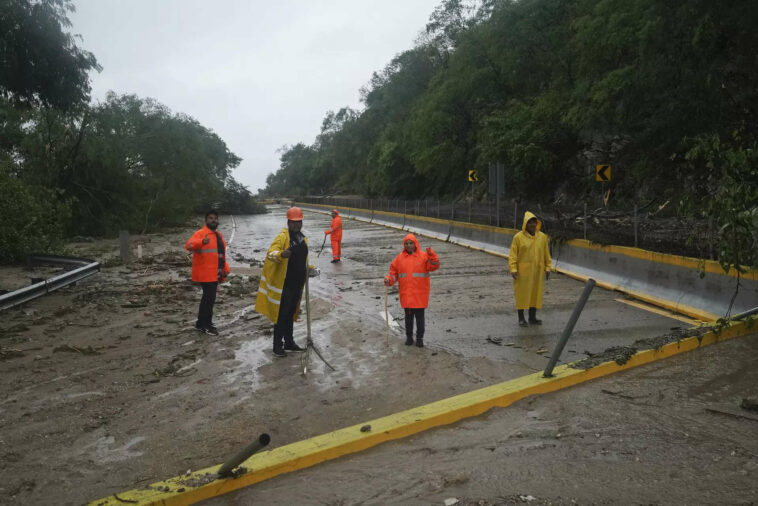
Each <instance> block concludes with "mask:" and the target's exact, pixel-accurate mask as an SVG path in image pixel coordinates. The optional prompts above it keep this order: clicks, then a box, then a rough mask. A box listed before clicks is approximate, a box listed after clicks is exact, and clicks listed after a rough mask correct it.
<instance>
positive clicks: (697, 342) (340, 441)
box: [90, 322, 755, 506]
mask: <svg viewBox="0 0 758 506" xmlns="http://www.w3.org/2000/svg"><path fill="white" fill-rule="evenodd" d="M751 323H752V322H751ZM754 331H755V329H753V326H752V325H748V324H746V323H744V322H735V323H731V324H730V325H728V326H727V327H725V328H723V329H721V330H720V331H718V332H716V331H713V330H712V331H710V332H707V333H706V334H704V335H703V336H701V337H700V338H698V337H691V338H687V339H683V340H681V341H678V342H673V343H669V344H666V345H664V346H662V347H660V348H657V349H652V350H644V351H640V352H638V353H635V354H634V355H632V356H631V357H630V359H629V361H627V362H626V363H625V364H624V365H619V364H617V363H616V362H614V361H611V362H605V363H603V364H600V365H597V366H595V367H593V368H591V369H587V370H583V369H573V368H571V367H570V364H569V365H563V366H560V367H557V368H556V369H555V371H554V373H553V374H554V376H553V377H552V378H543V377H542V373H535V374H530V375H527V376H522V377H521V378H516V379H513V380H510V381H506V382H504V383H499V384H496V385H492V386H489V387H485V388H481V389H479V390H474V391H473V392H468V393H465V394H461V395H457V396H455V397H450V398H448V399H443V400H441V401H437V402H433V403H431V404H426V405H424V406H420V407H418V408H413V409H409V410H406V411H401V412H400V413H396V414H393V415H389V416H385V417H383V418H378V419H376V420H371V421H370V422H368V423H367V424H368V425H370V426H371V430H370V431H368V432H361V427H363V426H364V425H366V423H362V424H357V425H353V426H352V427H347V428H344V429H340V430H336V431H334V432H329V433H327V434H322V435H320V436H316V437H313V438H310V439H306V440H304V441H299V442H297V443H292V444H288V445H285V446H281V447H279V448H275V449H273V450H269V451H265V452H261V453H258V454H256V455H253V456H252V457H250V458H249V459H248V460H246V461H245V462H243V464H242V465H243V466H244V467H245V468H246V469H248V471H247V472H245V473H244V474H242V475H241V476H239V477H238V478H230V479H215V476H214V475H215V473H216V472H217V471H218V469H219V467H220V466H213V467H208V468H205V469H202V470H200V471H196V472H194V473H192V474H190V475H189V476H179V477H175V478H170V479H168V480H165V481H159V482H156V483H153V484H152V485H148V486H147V487H145V488H143V489H137V490H131V491H128V492H122V493H118V497H119V498H118V499H116V497H115V496H109V497H106V498H103V499H100V500H97V501H93V502H91V503H90V506H123V504H124V502H129V503H133V504H141V505H187V504H193V503H196V502H198V501H201V500H203V499H209V498H211V497H216V496H218V495H221V494H225V493H228V492H231V491H233V490H237V489H240V488H243V487H246V486H248V485H252V484H254V483H258V482H261V481H263V480H267V479H269V478H273V477H274V476H278V475H280V474H284V473H288V472H292V471H296V470H298V469H303V468H306V467H310V466H313V465H315V464H318V463H320V462H324V461H327V460H331V459H335V458H337V457H340V456H342V455H347V454H350V453H355V452H358V451H361V450H365V449H367V448H371V447H372V446H376V445H378V444H380V443H383V442H386V441H391V440H394V439H400V438H404V437H407V436H410V435H412V434H416V433H418V432H421V431H424V430H427V429H430V428H432V427H438V426H441V425H446V424H450V423H454V422H457V421H459V420H461V419H464V418H468V417H472V416H477V415H480V414H482V413H485V412H486V411H488V410H490V409H492V408H493V407H506V406H508V405H510V404H512V403H514V402H516V401H518V400H520V399H523V398H525V397H528V396H530V395H539V394H544V393H548V392H554V391H557V390H561V389H563V388H568V387H570V386H573V385H576V384H579V383H583V382H585V381H589V380H592V379H596V378H600V377H602V376H607V375H609V374H613V373H615V372H619V371H623V370H626V369H631V368H632V367H637V366H640V365H643V364H648V363H650V362H654V361H656V360H661V359H663V358H667V357H670V356H673V355H677V354H680V353H684V352H686V351H691V350H695V349H698V348H700V347H702V346H707V345H710V344H714V343H716V342H719V341H724V340H727V339H731V338H735V337H738V336H742V335H746V334H749V333H751V332H754Z"/></svg>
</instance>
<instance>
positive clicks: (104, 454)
mask: <svg viewBox="0 0 758 506" xmlns="http://www.w3.org/2000/svg"><path fill="white" fill-rule="evenodd" d="M144 440H145V438H144V437H142V436H137V437H133V438H132V439H130V440H129V441H127V442H126V443H125V444H123V445H122V446H119V447H114V445H115V444H116V438H114V437H113V436H104V437H101V438H100V439H98V440H97V441H95V443H93V444H91V445H89V446H87V447H86V448H92V447H94V455H93V457H94V460H95V461H96V462H98V463H100V464H107V463H110V462H122V461H124V460H128V459H133V458H135V457H141V456H142V453H143V452H141V451H138V450H134V449H133V448H134V447H135V446H137V445H138V444H140V443H141V442H142V441H144Z"/></svg>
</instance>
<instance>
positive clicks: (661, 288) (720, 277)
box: [301, 204, 758, 321]
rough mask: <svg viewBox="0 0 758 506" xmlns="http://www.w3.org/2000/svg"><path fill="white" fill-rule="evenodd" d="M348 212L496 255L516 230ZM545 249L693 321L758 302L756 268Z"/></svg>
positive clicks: (558, 261) (614, 251)
mask: <svg viewBox="0 0 758 506" xmlns="http://www.w3.org/2000/svg"><path fill="white" fill-rule="evenodd" d="M301 207H303V208H304V209H308V208H309V207H310V208H312V209H314V210H319V211H323V210H324V208H326V209H325V210H326V211H328V208H329V206H322V205H317V204H302V205H301ZM338 209H343V208H338ZM345 209H347V208H345ZM341 212H342V211H341ZM350 213H351V216H353V217H354V218H355V219H359V220H363V221H369V222H373V223H376V224H378V225H384V226H387V227H392V228H395V229H402V230H407V231H409V232H413V233H415V234H420V235H423V236H428V237H434V238H436V239H439V240H442V241H448V242H451V243H453V244H458V245H461V246H465V247H468V248H473V249H478V250H481V251H485V252H487V253H491V254H493V255H497V256H500V257H507V256H508V254H509V253H510V245H511V241H512V239H513V236H514V235H515V234H516V233H517V230H514V229H507V228H499V227H492V226H487V225H477V224H472V223H463V222H458V221H449V220H440V219H436V218H427V217H423V216H410V215H403V214H400V213H388V212H386V211H374V212H371V211H367V210H365V209H364V210H358V209H350ZM551 250H552V256H553V267H554V269H555V270H556V271H558V272H561V273H563V274H566V275H568V276H571V277H573V278H576V279H580V280H586V279H588V278H593V279H595V280H596V281H597V284H598V286H600V287H602V288H606V289H609V290H617V291H620V292H623V293H626V294H628V295H630V296H632V297H634V298H637V299H640V300H643V301H645V302H648V303H651V304H655V305H657V306H661V307H664V308H666V309H669V310H671V311H675V312H677V313H681V314H685V315H687V316H691V317H693V318H696V319H698V320H703V321H708V320H714V319H717V318H719V317H722V316H725V315H726V313H727V311H728V310H729V308H730V304H732V306H731V313H732V314H736V313H739V312H742V311H747V310H749V309H752V308H754V307H757V306H758V272H756V271H753V270H748V271H747V272H745V273H743V274H740V275H739V278H738V276H737V272H736V271H734V270H732V271H731V272H729V273H728V274H727V273H724V271H723V269H722V268H721V266H720V265H719V264H718V262H714V261H711V260H699V259H696V258H687V257H681V256H677V255H668V254H665V253H656V252H653V251H647V250H643V249H639V248H629V247H624V246H600V245H597V244H593V243H590V242H589V241H585V240H583V239H574V240H571V241H568V242H565V243H561V244H555V243H553V244H552V245H551ZM738 280H739V290H737V282H738ZM735 291H736V295H735ZM732 298H734V301H733V303H732Z"/></svg>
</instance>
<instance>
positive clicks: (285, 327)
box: [274, 283, 303, 349]
mask: <svg viewBox="0 0 758 506" xmlns="http://www.w3.org/2000/svg"><path fill="white" fill-rule="evenodd" d="M292 285H297V283H292ZM302 293H303V287H302V285H300V287H299V288H298V287H297V286H290V285H288V284H287V283H285V284H284V288H283V289H282V300H281V304H280V305H279V317H278V318H277V320H276V324H274V349H281V348H282V347H283V346H284V343H291V342H292V341H293V335H292V334H293V332H294V318H295V310H296V309H297V304H298V303H299V302H300V296H301V295H302Z"/></svg>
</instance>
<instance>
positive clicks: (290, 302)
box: [255, 207, 313, 358]
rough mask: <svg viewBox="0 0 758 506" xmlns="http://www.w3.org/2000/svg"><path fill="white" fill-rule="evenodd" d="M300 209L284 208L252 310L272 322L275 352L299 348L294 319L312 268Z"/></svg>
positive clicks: (298, 312) (279, 353)
mask: <svg viewBox="0 0 758 506" xmlns="http://www.w3.org/2000/svg"><path fill="white" fill-rule="evenodd" d="M302 228H303V211H301V210H300V208H297V207H291V208H289V209H288V210H287V228H285V229H283V230H282V231H281V232H280V233H279V235H277V236H276V238H275V239H274V242H272V243H271V246H270V247H269V249H268V252H267V253H266V260H265V261H264V262H263V270H262V272H261V282H260V286H259V287H258V296H257V298H256V300H255V310H256V311H257V312H258V313H261V314H262V315H264V316H266V317H267V318H268V319H269V320H271V322H272V323H274V350H273V351H274V355H275V356H276V357H279V358H283V357H286V356H287V352H288V351H289V352H302V351H305V348H301V347H300V346H298V345H297V343H295V339H294V337H293V332H294V329H293V327H294V325H293V322H294V320H296V319H297V318H298V316H299V315H300V299H301V298H302V295H303V286H304V285H305V280H306V276H308V275H309V273H310V271H311V270H313V266H312V265H309V264H308V239H307V238H306V237H305V236H304V235H303V234H302V232H301V230H302Z"/></svg>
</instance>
